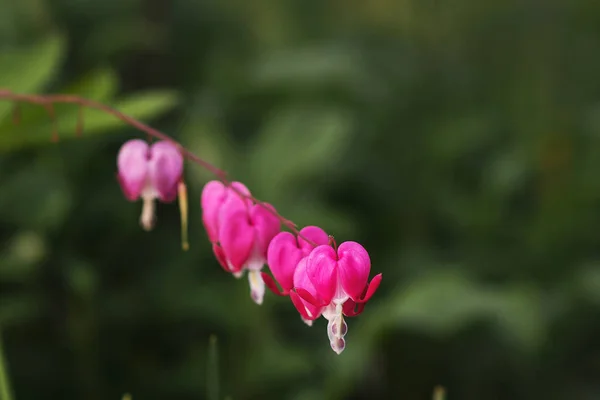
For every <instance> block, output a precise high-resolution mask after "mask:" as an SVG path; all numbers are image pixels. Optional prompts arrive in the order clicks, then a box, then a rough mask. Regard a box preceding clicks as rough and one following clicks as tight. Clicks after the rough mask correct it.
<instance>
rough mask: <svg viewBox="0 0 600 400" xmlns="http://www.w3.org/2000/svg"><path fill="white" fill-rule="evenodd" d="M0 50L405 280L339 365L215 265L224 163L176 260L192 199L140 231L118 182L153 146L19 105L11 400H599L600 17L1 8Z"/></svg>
mask: <svg viewBox="0 0 600 400" xmlns="http://www.w3.org/2000/svg"><path fill="white" fill-rule="evenodd" d="M0 46H1V47H0V87H3V88H9V89H11V90H13V91H15V92H19V93H58V92H60V93H75V94H78V95H81V96H84V97H87V98H91V99H94V100H98V101H101V102H105V103H107V104H110V105H112V106H114V107H116V108H118V109H120V110H122V111H124V112H127V113H129V114H131V115H133V116H136V117H138V118H140V119H142V120H144V121H146V122H149V123H151V124H152V125H153V126H155V127H157V128H159V129H161V130H163V131H164V132H166V133H168V134H171V135H172V136H173V137H174V138H176V139H177V140H179V141H181V142H182V143H184V144H185V145H186V146H188V148H189V149H190V150H192V151H193V152H196V153H197V154H199V155H201V156H202V157H204V158H205V159H207V160H208V161H210V162H212V163H214V164H215V165H217V166H219V167H221V168H223V169H226V170H227V171H229V173H230V174H231V176H232V177H235V178H237V179H239V180H241V181H243V182H245V183H246V184H247V185H248V186H249V187H250V188H251V190H252V191H253V193H254V194H255V195H256V196H257V197H259V198H260V199H263V200H266V201H269V202H271V203H273V204H274V205H275V206H276V207H277V208H278V210H279V211H280V212H281V213H282V214H283V215H285V216H286V217H287V218H290V219H292V220H294V221H295V222H296V223H298V224H299V225H300V226H303V225H313V224H316V225H320V226H321V227H323V228H324V229H326V230H327V231H328V232H330V233H332V234H334V235H335V236H336V238H337V240H338V242H339V241H344V240H357V241H359V242H361V243H363V244H364V245H365V247H366V248H367V249H368V250H369V252H370V254H371V257H372V263H373V267H372V275H373V274H375V273H378V272H383V275H384V280H383V284H382V286H381V287H380V289H379V292H378V293H377V294H376V295H375V297H374V298H373V300H372V301H371V302H370V303H369V304H368V306H367V308H366V310H365V312H364V313H363V314H362V315H361V316H360V317H357V318H353V319H350V320H349V321H348V324H349V333H348V335H347V348H346V350H345V351H344V353H342V355H341V356H337V355H335V354H334V353H333V351H331V349H330V348H329V344H328V340H327V335H326V323H325V321H324V320H320V321H318V322H317V323H316V324H315V325H314V326H313V327H312V328H308V327H307V326H305V325H304V324H303V323H302V322H301V321H300V318H299V315H298V313H297V312H296V310H295V309H294V308H293V306H292V305H291V303H290V301H289V299H286V298H277V297H275V296H274V295H271V294H267V298H266V299H265V304H264V305H263V306H261V307H258V306H256V305H255V304H253V303H252V301H251V300H250V298H249V293H248V285H247V281H246V279H244V280H235V279H234V278H232V276H231V275H228V274H226V273H224V272H223V271H222V270H221V268H220V267H219V266H218V264H217V262H216V261H215V260H214V257H213V256H212V253H211V250H210V246H209V243H208V241H207V237H206V234H205V232H204V230H203V228H202V224H201V214H200V209H199V195H200V192H201V189H202V185H203V184H204V183H205V182H207V180H209V179H211V177H210V175H209V174H208V173H207V172H206V171H203V170H201V169H200V168H199V167H197V166H195V165H192V164H189V165H188V166H187V169H186V179H187V182H188V184H189V189H188V191H189V193H190V206H191V211H190V220H191V227H190V238H191V249H190V251H188V252H182V251H181V245H180V234H179V214H178V208H177V205H176V204H172V205H161V206H159V209H158V224H157V226H156V228H155V230H154V231H153V232H151V233H147V232H144V231H143V230H142V229H141V228H140V226H139V223H138V218H139V213H140V210H141V204H140V203H129V202H127V201H126V200H125V199H124V197H123V195H122V194H121V191H120V189H119V187H118V184H117V182H116V179H115V173H116V164H115V163H116V161H115V159H116V154H117V151H118V149H119V146H120V145H121V144H122V143H123V141H125V140H126V139H129V138H132V137H135V136H136V135H137V136H141V137H144V136H143V135H140V134H139V132H136V131H134V130H133V129H131V128H130V127H128V126H126V125H124V124H123V123H121V122H119V121H117V120H115V119H113V118H112V117H110V116H106V115H102V114H99V113H96V112H91V111H85V114H84V115H85V123H84V130H85V133H84V138H82V139H79V140H72V139H75V137H76V134H75V132H76V124H77V122H76V121H77V115H78V109H77V107H74V106H61V107H57V108H56V114H57V120H58V128H59V130H60V135H61V138H62V140H61V141H60V142H59V143H58V144H52V143H51V142H50V137H51V132H52V126H53V125H52V122H51V121H50V120H49V119H48V117H47V115H46V113H45V111H44V109H43V108H40V107H34V106H23V107H22V108H21V118H20V119H21V122H20V124H18V125H15V124H13V121H12V118H11V107H12V104H11V103H10V102H6V101H2V102H0V152H1V153H0V154H1V156H0V245H1V246H0V331H1V333H2V338H3V343H4V353H5V359H6V364H7V367H8V372H9V375H10V378H11V384H12V388H13V391H14V394H15V398H16V400H27V399H65V400H68V399H77V400H79V399H85V400H107V399H120V398H121V396H122V395H123V393H125V392H130V393H132V394H133V399H134V400H150V399H182V400H187V399H209V400H216V399H217V398H218V399H225V398H230V399H232V400H242V399H270V398H272V399H290V400H311V399H314V400H320V399H327V400H329V399H332V400H337V399H340V400H341V399H344V400H345V399H347V400H359V399H365V400H366V399H371V398H378V399H396V398H397V399H405V400H413V399H414V400H420V399H429V398H431V393H432V390H433V387H434V386H435V385H437V384H441V385H444V386H445V387H446V388H447V389H448V392H449V395H448V399H449V400H454V399H456V400H459V399H460V400H483V399H486V400H492V399H506V400H520V399H545V400H550V399H557V400H558V399H560V400H563V399H564V400H592V399H593V400H597V399H600V234H599V232H598V226H599V224H600V178H599V172H600V2H594V1H590V0H568V1H567V0H563V1H561V0H547V1H534V0H519V1H517V0H508V1H507V0H487V1H485V2H482V1H478V0H455V1H446V2H444V1H439V0H368V1H359V0H327V1H325V0H279V1H277V0H252V1H247V0H0ZM213 334H214V335H215V336H216V337H217V345H216V347H212V348H211V347H209V338H210V337H211V335H213ZM214 353H217V354H218V357H217V356H215V354H214ZM216 382H218V384H219V393H215V387H216V386H215V383H216ZM3 400H4V399H3Z"/></svg>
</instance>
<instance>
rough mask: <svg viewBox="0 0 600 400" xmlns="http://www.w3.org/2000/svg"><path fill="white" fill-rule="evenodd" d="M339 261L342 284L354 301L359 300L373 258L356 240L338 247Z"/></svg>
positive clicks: (367, 278)
mask: <svg viewBox="0 0 600 400" xmlns="http://www.w3.org/2000/svg"><path fill="white" fill-rule="evenodd" d="M337 253H338V257H339V260H338V262H337V265H338V270H339V279H340V284H341V285H342V289H343V290H344V292H345V293H346V294H347V295H348V296H350V298H351V299H352V300H354V301H356V300H358V299H359V298H360V297H361V295H362V294H363V291H364V290H365V287H366V285H367V282H368V280H369V273H370V272H371V259H370V258H369V253H367V250H365V248H364V247H363V246H361V245H360V244H358V243H356V242H344V243H342V244H341V245H340V246H339V247H338V251H337Z"/></svg>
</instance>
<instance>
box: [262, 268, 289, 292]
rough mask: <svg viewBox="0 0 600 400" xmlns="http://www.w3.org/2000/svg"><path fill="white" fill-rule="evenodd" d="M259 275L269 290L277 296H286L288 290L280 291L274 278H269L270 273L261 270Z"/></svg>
mask: <svg viewBox="0 0 600 400" xmlns="http://www.w3.org/2000/svg"><path fill="white" fill-rule="evenodd" d="M260 276H261V277H262V279H263V282H264V283H265V285H266V286H267V287H268V288H269V290H270V291H271V292H273V293H274V294H276V295H277V296H287V295H288V294H289V291H286V290H283V291H282V290H280V289H279V288H278V287H277V283H275V280H274V279H273V278H271V275H269V274H267V273H266V272H262V271H261V273H260Z"/></svg>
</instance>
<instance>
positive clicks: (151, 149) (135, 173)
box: [117, 139, 183, 230]
mask: <svg viewBox="0 0 600 400" xmlns="http://www.w3.org/2000/svg"><path fill="white" fill-rule="evenodd" d="M117 168H118V174H117V178H118V180H119V184H120V185H121V189H122V190H123V194H124V195H125V197H126V198H127V199H128V200H129V201H136V200H138V199H139V198H140V197H141V198H142V201H143V206H142V215H141V217H140V223H141V224H142V226H143V227H144V229H146V230H150V229H152V227H153V226H154V219H155V216H154V203H155V200H156V199H159V200H160V201H162V202H164V203H170V202H172V201H173V200H175V198H176V197H177V187H178V184H179V182H180V181H181V176H182V174H183V156H182V155H181V153H180V152H179V150H178V149H177V147H176V146H175V145H174V144H172V143H170V142H167V141H160V142H156V143H154V144H152V145H149V144H148V143H147V142H145V141H144V140H141V139H132V140H129V141H127V142H125V143H124V144H123V146H121V149H120V150H119V155H118V157H117Z"/></svg>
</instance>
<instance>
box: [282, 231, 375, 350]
mask: <svg viewBox="0 0 600 400" xmlns="http://www.w3.org/2000/svg"><path fill="white" fill-rule="evenodd" d="M303 268H305V272H298V274H299V275H300V276H299V277H298V279H295V281H294V286H295V291H296V293H294V294H292V293H290V297H291V298H292V301H293V302H294V305H295V306H296V308H297V309H298V311H299V312H300V314H301V315H302V317H303V318H309V319H310V318H312V316H314V315H315V313H316V312H317V310H319V311H320V312H321V314H322V315H323V317H325V318H326V319H327V320H328V321H329V323H328V325H327V334H328V336H329V341H330V344H331V348H332V349H333V350H334V351H335V352H336V353H337V354H340V353H341V352H342V351H343V350H344V348H345V346H346V342H345V339H344V336H345V335H346V332H347V331H348V326H347V325H346V322H345V321H344V315H345V316H348V317H349V316H355V315H358V314H360V313H361V312H362V310H363V308H364V304H365V303H366V302H367V301H368V300H369V299H370V298H371V297H372V296H373V294H374V293H375V291H376V290H377V288H378V287H379V284H380V283H381V274H379V275H376V276H375V277H374V278H373V279H372V280H371V282H370V283H369V282H368V279H369V273H370V271H371V259H370V257H369V254H368V253H367V251H366V250H365V248H364V247H363V246H361V245H360V244H358V243H356V242H344V243H342V244H341V245H340V246H339V247H337V249H336V248H333V247H331V246H329V245H321V246H317V247H316V248H315V249H314V250H312V251H311V253H310V254H309V256H308V257H307V258H306V266H303ZM297 271H302V269H301V265H298V268H297ZM295 278H296V277H295ZM301 305H302V306H303V307H304V311H305V312H304V313H303V308H302V307H301ZM310 306H312V307H313V309H312V310H311V309H310V308H309V307H310ZM356 306H358V309H356V310H355V307H356ZM306 311H310V313H309V312H306ZM317 317H318V316H317Z"/></svg>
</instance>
